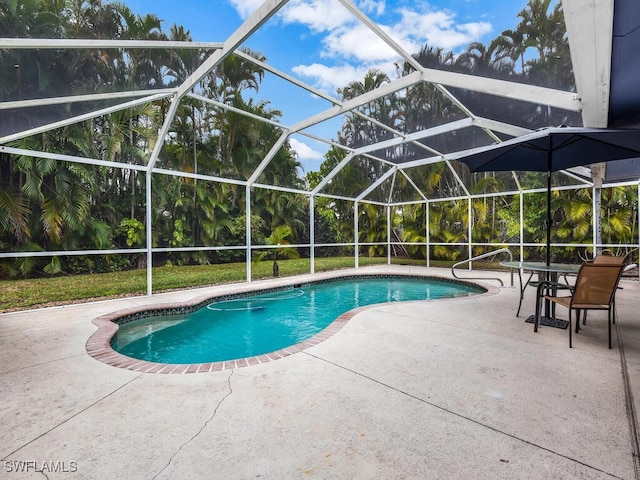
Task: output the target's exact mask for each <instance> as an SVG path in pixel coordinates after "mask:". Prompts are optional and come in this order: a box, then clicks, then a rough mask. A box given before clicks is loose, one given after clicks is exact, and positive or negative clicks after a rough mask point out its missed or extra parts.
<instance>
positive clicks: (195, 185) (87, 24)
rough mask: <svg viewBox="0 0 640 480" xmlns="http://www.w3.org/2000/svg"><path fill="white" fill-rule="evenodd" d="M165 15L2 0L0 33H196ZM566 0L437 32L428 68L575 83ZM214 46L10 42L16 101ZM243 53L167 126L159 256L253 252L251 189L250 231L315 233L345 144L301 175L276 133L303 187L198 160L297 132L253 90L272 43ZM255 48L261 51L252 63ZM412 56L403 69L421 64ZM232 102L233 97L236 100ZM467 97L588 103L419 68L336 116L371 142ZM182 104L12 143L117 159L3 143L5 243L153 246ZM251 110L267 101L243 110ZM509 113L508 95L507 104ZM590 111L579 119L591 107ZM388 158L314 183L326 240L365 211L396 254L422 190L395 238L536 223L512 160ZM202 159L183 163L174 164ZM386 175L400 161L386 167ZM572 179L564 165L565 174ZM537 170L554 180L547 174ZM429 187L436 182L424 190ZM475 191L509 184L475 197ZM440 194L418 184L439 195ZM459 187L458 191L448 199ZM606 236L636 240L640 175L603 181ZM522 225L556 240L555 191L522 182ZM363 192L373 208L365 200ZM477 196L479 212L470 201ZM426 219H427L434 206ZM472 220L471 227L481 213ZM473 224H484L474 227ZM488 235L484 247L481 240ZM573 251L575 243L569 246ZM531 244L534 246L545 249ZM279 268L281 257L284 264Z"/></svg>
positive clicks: (464, 137)
mask: <svg viewBox="0 0 640 480" xmlns="http://www.w3.org/2000/svg"><path fill="white" fill-rule="evenodd" d="M162 25H163V23H162V20H161V19H159V18H158V17H156V16H155V15H153V14H148V15H137V14H134V13H133V12H132V11H131V10H130V9H129V7H127V5H126V4H124V3H122V2H115V1H114V2H110V1H107V0H104V1H103V0H58V1H55V2H52V1H48V0H20V1H17V0H0V32H3V33H2V36H6V37H22V38H29V37H31V38H70V39H74V38H76V39H100V38H108V39H123V40H129V39H139V40H161V41H162V40H173V41H186V42H189V41H191V40H192V39H191V35H190V33H189V31H187V30H185V28H184V27H182V26H180V25H176V24H173V25H170V26H169V28H168V30H163V28H162ZM562 25H564V21H563V18H562V7H561V3H560V2H555V3H554V4H553V5H552V2H551V0H530V1H529V3H528V4H527V5H526V7H525V8H524V9H523V10H522V11H521V12H520V14H519V23H518V24H517V26H516V27H515V28H514V29H513V30H507V31H505V32H503V33H502V34H501V35H499V36H498V37H497V38H496V39H494V40H493V41H492V42H490V43H489V45H483V44H481V43H477V42H474V43H472V44H470V45H469V46H468V48H467V49H466V51H464V52H462V53H461V54H457V55H455V54H454V53H453V52H448V51H444V50H442V49H439V48H434V47H432V46H429V45H425V46H424V47H423V48H422V49H421V50H420V51H419V52H418V53H417V54H416V55H415V60H416V61H417V62H419V63H420V64H421V65H422V66H424V67H427V68H437V69H441V70H449V71H454V72H458V73H472V74H475V75H481V76H487V77H494V78H500V79H508V80H512V81H516V82H526V83H534V84H537V85H543V86H549V87H556V88H562V89H565V90H571V89H573V88H574V87H573V75H572V72H571V62H570V57H569V49H568V43H567V39H566V34H565V32H564V29H563V28H559V27H561V26H562ZM210 53H211V52H208V51H205V50H200V49H182V50H169V49H166V50H165V49H144V48H138V49H135V48H128V49H112V48H109V49H102V48H99V47H94V48H87V49H64V50H63V49H60V50H56V49H41V50H22V49H8V50H0V101H3V102H8V101H14V100H21V99H25V98H59V97H64V96H66V95H74V96H80V95H88V94H99V93H108V92H113V91H131V90H141V91H148V90H157V89H162V88H168V87H174V86H176V85H179V84H180V82H182V81H183V80H184V79H186V78H187V77H188V76H189V75H190V74H191V73H192V72H194V71H195V69H196V68H197V67H198V66H199V65H200V64H201V63H202V61H203V59H204V58H206V57H207V56H208V55H210ZM243 53H244V55H242V56H240V55H231V56H228V57H227V58H226V59H225V60H224V61H223V62H222V63H221V64H220V65H219V66H218V67H217V68H216V69H215V70H214V71H212V72H211V73H210V74H209V75H207V76H206V77H204V78H203V79H202V81H201V82H200V83H199V84H198V85H195V86H194V91H195V93H197V97H185V98H183V99H182V100H181V102H180V104H179V107H178V109H177V113H176V116H175V119H174V121H173V122H172V123H171V126H170V130H169V132H168V135H167V136H166V141H165V143H164V145H163V147H162V152H161V155H160V157H159V158H160V159H159V161H158V164H157V166H158V167H160V168H161V169H163V171H164V172H165V173H163V174H159V173H156V174H153V176H152V187H151V195H152V207H151V208H152V211H151V213H152V215H151V218H152V223H153V246H154V247H161V248H162V249H164V250H163V251H164V252H165V253H159V254H156V255H154V259H155V260H156V261H157V262H158V263H159V264H174V265H185V264H204V263H221V262H231V261H242V260H243V259H244V258H245V252H244V250H243V248H242V247H243V246H244V245H246V243H247V238H246V236H247V232H246V226H247V221H246V215H247V212H246V207H247V198H246V196H247V193H249V194H250V209H251V218H250V221H249V224H250V226H251V237H252V238H251V243H252V244H254V245H274V246H278V245H285V244H305V243H308V242H309V238H310V225H309V223H310V221H309V217H310V215H309V200H308V198H307V196H305V195H300V194H296V193H291V192H292V191H294V190H295V189H299V190H302V189H304V188H305V187H314V186H316V185H318V184H319V182H320V181H321V180H322V178H324V177H325V176H326V175H327V174H329V172H331V171H332V170H333V168H334V167H335V166H337V165H338V164H339V163H340V162H342V161H343V159H344V158H345V155H346V154H345V151H344V150H341V149H339V148H336V147H332V148H331V149H330V150H329V151H328V152H327V154H326V156H325V161H324V162H323V164H322V165H321V167H320V171H319V172H310V173H309V174H308V175H307V176H306V177H304V178H303V177H302V176H301V175H302V169H301V165H300V163H299V162H298V159H297V158H296V155H295V153H294V151H293V150H292V149H291V146H290V145H289V144H288V143H286V142H285V143H284V145H283V146H282V147H281V148H280V149H278V151H277V153H275V155H274V156H273V158H272V160H271V161H270V163H269V165H268V166H267V167H266V168H265V169H264V171H263V172H262V173H261V175H260V177H259V178H258V183H260V184H263V185H271V186H282V187H288V188H287V189H286V190H275V189H271V188H257V187H252V188H251V189H250V190H249V191H247V190H246V189H245V187H244V186H242V185H238V184H236V183H225V182H213V181H205V180H202V179H199V178H197V177H196V175H195V174H204V175H209V176H217V177H222V178H229V179H236V180H241V181H243V180H247V179H249V178H250V176H251V175H252V174H253V172H254V171H255V169H256V167H258V166H259V165H260V164H261V163H262V161H263V159H264V158H265V156H266V155H267V153H268V152H270V150H271V149H272V147H273V146H274V145H276V143H277V142H278V139H279V138H280V136H281V134H282V132H281V131H280V129H279V128H278V127H277V126H276V125H274V123H273V122H262V121H258V120H256V117H261V118H263V119H266V120H278V119H279V118H280V116H281V112H279V111H278V110H276V109H274V108H272V107H271V105H270V104H269V102H268V101H265V100H260V101H258V100H255V99H254V98H253V97H252V95H253V94H255V93H256V92H258V91H259V89H260V86H261V83H262V81H263V78H264V75H265V71H264V70H263V69H262V68H261V67H260V66H259V65H260V64H261V63H260V62H262V61H265V60H266V59H265V58H264V56H263V55H262V54H261V53H260V52H257V51H252V50H248V49H245V50H244V52H243ZM246 56H250V57H253V58H255V59H256V60H259V62H257V63H254V62H250V61H248V60H247V59H246ZM412 70H413V67H412V66H411V65H410V64H409V63H407V62H405V63H404V64H400V65H398V66H397V72H396V75H397V76H403V75H407V74H410V73H411V72H412ZM391 80H392V79H391V78H390V77H389V76H388V75H387V74H385V73H383V72H381V71H377V70H373V71H370V72H368V73H367V74H366V75H365V77H364V78H363V79H362V81H357V82H352V83H350V84H348V85H346V86H344V87H343V88H341V89H339V90H338V95H339V96H340V97H341V98H342V99H344V100H349V99H352V98H355V97H356V96H358V95H361V94H363V93H366V92H369V91H372V90H374V89H376V88H378V87H380V86H383V85H385V84H386V83H388V82H390V81H391ZM221 104H224V105H226V106H228V107H230V108H221V107H220V105H221ZM461 104H464V105H466V106H467V107H468V108H469V109H470V110H471V111H472V112H474V113H475V114H477V115H482V116H487V117H490V118H495V119H497V120H501V121H505V122H512V123H516V124H519V125H521V126H524V127H528V128H538V127H540V126H546V125H558V124H562V123H576V118H572V117H569V116H567V114H566V112H562V111H556V110H554V109H540V108H538V107H537V106H535V105H533V104H528V103H524V102H522V103H517V102H515V103H514V102H512V101H507V100H503V99H496V98H490V99H489V98H488V97H487V96H486V95H481V94H478V93H475V92H472V91H469V90H464V89H460V88H458V89H450V90H448V91H445V90H443V89H442V88H439V87H437V86H433V85H430V84H425V83H421V84H418V85H416V86H413V87H411V88H408V89H405V90H404V91H400V92H396V93H393V94H389V95H387V96H385V97H383V98H379V99H376V100H373V101H371V102H369V103H367V104H365V105H363V106H362V107H361V108H360V109H358V111H357V112H354V113H353V114H350V115H349V116H348V117H347V118H346V120H345V122H344V124H343V125H342V128H341V130H340V131H339V132H337V134H336V135H337V137H338V140H339V141H340V142H341V143H344V144H345V145H347V146H348V147H354V148H357V147H360V146H363V145H366V144H370V143H373V142H380V141H384V140H388V139H391V138H393V137H394V132H405V133H410V132H416V131H420V130H424V129H428V128H431V127H434V126H437V125H441V124H443V123H447V122H451V121H455V120H458V119H460V118H464V117H465V116H466V115H467V112H465V111H463V110H462V109H461ZM109 106H110V103H109V102H108V100H95V101H92V102H90V104H89V105H86V104H84V103H83V102H75V103H62V104H56V105H45V106H39V107H37V108H35V107H34V108H23V109H5V110H4V111H3V117H2V123H1V124H0V134H2V135H9V134H11V133H13V132H17V131H22V130H24V129H25V128H35V127H38V126H39V125H42V124H46V123H51V122H54V121H57V120H60V119H62V118H66V117H69V116H78V115H82V114H84V113H85V112H86V111H87V110H95V109H99V108H106V107H109ZM169 108H170V105H169V103H168V102H167V101H166V100H157V101H154V102H151V103H143V104H136V105H134V106H131V107H130V108H127V109H124V110H118V111H115V112H114V111H111V110H109V112H110V113H105V114H104V115H101V116H98V117H95V118H92V119H90V120H86V121H83V122H80V123H75V124H72V125H66V126H63V127H61V128H59V129H56V130H53V131H47V132H45V133H39V134H36V135H32V136H29V137H27V138H23V139H20V140H15V141H14V142H12V143H11V144H10V146H11V147H16V148H20V149H24V150H39V151H47V152H53V153H59V154H64V155H71V156H81V157H85V158H92V159H98V160H103V161H106V162H115V163H116V164H122V165H124V166H125V167H128V168H114V167H111V166H109V167H107V166H97V165H95V166H94V165H88V164H79V163H72V162H64V161H56V160H52V159H43V158H33V157H29V156H26V155H23V156H16V155H8V154H4V153H2V154H0V187H1V188H0V250H1V251H4V252H11V251H19V252H23V251H68V250H93V249H125V248H141V247H144V244H145V238H146V233H145V232H146V229H147V225H146V221H147V220H146V215H145V211H146V210H145V195H146V189H147V188H148V187H149V186H148V185H147V179H146V177H145V174H144V172H141V171H140V169H139V168H136V167H140V166H143V165H146V163H147V162H148V160H149V156H150V152H151V151H152V149H153V148H154V146H155V145H156V143H157V141H158V138H157V135H158V132H159V131H160V128H161V126H162V124H163V122H164V120H165V118H166V115H167V112H168V111H169ZM240 110H242V111H245V112H249V113H250V114H252V115H251V116H247V115H241V114H239V113H237V112H238V111H240ZM496 112H499V113H498V114H497V113H496ZM577 120H578V121H579V119H577ZM480 137H482V138H485V141H486V136H485V135H484V134H481V133H480V132H476V131H473V130H471V129H465V130H464V131H457V132H454V134H450V135H446V136H445V135H442V136H438V137H435V138H431V139H430V144H431V145H432V147H433V148H434V149H436V150H437V151H441V152H447V151H451V150H452V149H454V148H456V149H458V148H460V146H473V145H475V144H476V143H477V141H478V139H479V138H480ZM432 154H433V151H432V150H426V149H425V148H424V147H423V146H420V145H419V144H418V143H417V142H414V143H408V144H405V145H403V146H402V147H401V148H394V149H385V150H381V151H378V152H372V155H374V156H376V157H378V158H382V159H384V160H388V161H389V162H406V161H411V160H415V159H419V158H423V157H425V156H428V155H432ZM389 169H390V167H389V163H385V162H380V161H376V160H373V159H371V158H369V157H356V158H354V159H352V160H351V161H350V162H349V163H348V164H347V165H346V167H345V168H344V169H343V170H342V171H341V172H340V174H338V175H336V176H335V177H334V178H333V179H332V181H331V183H330V185H327V187H326V188H325V189H324V190H323V193H328V194H331V193H335V194H336V195H340V196H342V197H343V198H344V197H348V196H357V195H360V194H361V193H362V192H363V191H365V190H366V189H367V188H368V187H369V186H370V185H372V184H373V183H374V182H377V181H378V180H380V184H379V186H378V188H376V189H375V190H374V191H372V192H370V194H369V195H368V196H367V198H366V199H365V200H369V201H371V202H370V203H368V202H366V201H363V202H359V203H358V204H357V205H356V204H354V202H351V201H347V200H344V199H342V198H333V197H322V196H320V197H317V198H316V199H315V215H314V219H315V221H314V223H315V224H314V225H313V228H314V234H315V242H316V243H319V244H325V245H326V244H332V243H338V244H347V243H353V242H354V223H355V222H354V215H356V214H357V224H358V234H359V238H358V241H359V242H360V243H361V244H362V246H361V250H360V253H361V254H363V255H369V256H381V255H385V254H386V248H385V247H383V246H380V245H378V244H379V243H381V242H382V243H384V242H386V241H387V229H386V219H387V212H386V208H384V207H382V206H381V205H382V204H384V203H386V202H387V201H389V200H391V201H393V202H399V201H401V200H404V201H406V200H415V203H412V204H407V205H405V206H404V207H402V208H398V209H395V210H394V211H393V212H392V215H391V217H392V224H393V227H394V231H393V239H394V240H398V241H401V242H403V243H404V247H403V248H402V250H401V252H400V253H399V254H401V255H406V256H412V257H415V258H424V257H425V256H426V255H427V252H426V249H425V247H424V242H425V241H426V239H427V232H428V235H429V241H430V242H431V243H433V244H434V247H433V248H432V249H431V251H430V255H431V257H432V258H439V259H455V258H458V257H460V256H464V255H465V254H466V249H465V247H463V246H461V245H459V244H462V243H464V242H468V241H469V240H471V241H472V242H474V243H497V244H500V243H504V242H510V241H517V240H518V239H519V237H520V217H519V215H520V213H519V197H518V196H517V195H516V196H509V197H507V196H504V195H497V194H496V193H497V192H501V191H504V190H505V188H506V189H508V187H509V184H508V182H509V178H510V177H509V176H505V175H497V174H496V175H490V174H482V175H477V174H470V173H469V171H468V170H467V169H466V167H462V166H461V165H458V164H456V163H455V162H452V163H451V165H446V164H444V163H441V162H440V163H434V164H430V165H427V166H423V167H418V168H413V169H409V170H407V171H406V176H405V175H394V176H392V177H389V178H388V179H387V181H382V180H384V178H386V177H384V176H385V175H388V173H389ZM179 171H180V172H188V173H192V174H194V175H193V176H192V177H189V178H184V177H181V176H178V175H172V174H171V172H179ZM383 177H384V178H383ZM519 180H520V182H521V183H522V184H523V185H526V186H527V187H529V188H535V187H537V186H541V185H542V184H539V183H540V179H539V178H538V177H537V176H536V175H534V174H523V175H521V176H520V179H519ZM561 181H566V180H561ZM538 184H539V185H538ZM416 187H417V188H419V189H420V190H421V194H418V193H417V192H416ZM467 193H472V194H479V193H483V194H496V195H493V196H490V197H484V198H482V199H475V198H474V199H473V201H472V202H471V205H470V206H469V204H468V202H467V200H460V199H458V198H462V197H464V196H465V195H466V194H467ZM422 195H424V197H426V198H428V199H430V201H429V202H428V203H425V202H422V201H420V200H421V199H422V198H423V197H422ZM590 197H591V191H590V190H589V189H584V190H577V191H570V192H569V193H567V192H563V191H562V192H555V194H554V199H553V201H554V211H553V213H554V217H555V225H556V226H557V228H556V229H555V233H554V235H555V240H558V241H562V242H568V243H576V244H579V243H585V242H589V241H591V235H592V228H591V224H590V219H591V215H592V212H591V209H592V201H591V198H590ZM448 198H452V199H453V200H446V201H445V200H443V199H448ZM602 204H603V210H604V212H603V219H604V221H603V237H604V240H605V241H606V242H612V243H625V242H630V241H631V239H633V238H637V229H638V225H637V224H636V220H637V217H638V215H637V210H636V209H637V205H638V199H637V190H634V189H625V188H615V189H611V190H607V191H606V192H605V193H604V194H603V202H602ZM524 206H525V208H524V212H525V219H524V239H523V240H524V241H525V242H534V243H535V242H540V243H541V242H542V239H543V237H544V231H543V227H542V222H541V216H542V215H543V213H544V198H543V197H542V196H541V195H538V194H533V195H527V196H525V198H524ZM356 208H357V210H356ZM469 211H470V212H471V216H469ZM427 219H428V225H427V226H428V228H426V227H427V226H425V222H426V221H427ZM470 219H471V228H470V225H469V220H470ZM469 235H471V238H469ZM202 246H203V247H221V246H239V248H237V249H220V250H215V251H211V250H207V249H201V250H198V251H189V250H185V249H184V248H183V247H202ZM349 248H350V247H345V248H338V249H331V248H326V247H322V248H319V249H317V251H316V255H317V256H331V255H340V254H345V253H347V254H348V253H353V251H352V250H351V251H350V250H349ZM478 248H481V247H478ZM562 253H565V252H564V251H563V252H559V254H562ZM535 254H536V252H535V251H533V252H532V253H531V255H535ZM296 255H303V256H305V255H308V250H305V249H296V248H294V247H288V248H284V247H283V248H272V249H268V250H265V251H264V252H257V254H256V258H257V259H261V258H269V259H273V261H274V265H277V259H278V258H283V256H287V257H291V258H292V257H295V256H296ZM145 259H146V257H145V256H144V255H141V254H126V255H115V254H112V255H102V256H96V255H92V256H89V255H86V256H82V255H81V256H65V257H60V258H58V257H53V258H52V257H23V258H19V259H17V260H15V261H8V260H4V261H2V259H0V276H4V277H17V276H30V275H35V274H42V273H47V274H56V273H63V272H64V273H77V272H102V271H114V270H122V269H127V268H136V267H137V268H140V267H144V262H145ZM274 272H275V269H274Z"/></svg>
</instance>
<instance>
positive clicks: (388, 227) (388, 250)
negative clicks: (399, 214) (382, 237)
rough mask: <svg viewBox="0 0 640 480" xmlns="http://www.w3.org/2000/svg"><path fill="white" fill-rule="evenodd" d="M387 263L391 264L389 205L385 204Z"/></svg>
mask: <svg viewBox="0 0 640 480" xmlns="http://www.w3.org/2000/svg"><path fill="white" fill-rule="evenodd" d="M387 265H391V205H387Z"/></svg>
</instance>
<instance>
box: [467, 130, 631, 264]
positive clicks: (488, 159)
mask: <svg viewBox="0 0 640 480" xmlns="http://www.w3.org/2000/svg"><path fill="white" fill-rule="evenodd" d="M636 157H640V130H631V129H629V130H624V129H608V128H585V127H556V128H543V129H540V130H537V131H535V132H533V133H529V134H527V135H522V136H520V137H516V138H513V139H511V140H507V141H505V142H502V143H499V144H496V145H492V146H489V147H487V148H486V149H483V150H480V151H477V152H475V153H470V154H468V155H463V156H461V157H459V158H456V160H458V161H460V162H462V163H464V164H466V165H467V166H468V167H469V169H470V170H471V171H472V172H500V171H510V170H511V171H531V172H548V175H547V221H546V230H547V249H546V260H547V265H548V264H549V263H550V262H551V248H550V247H551V172H555V171H558V170H565V169H567V168H571V167H577V166H581V165H590V164H592V163H600V162H610V161H614V160H624V159H631V158H636Z"/></svg>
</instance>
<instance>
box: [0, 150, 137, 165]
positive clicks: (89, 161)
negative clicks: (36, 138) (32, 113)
mask: <svg viewBox="0 0 640 480" xmlns="http://www.w3.org/2000/svg"><path fill="white" fill-rule="evenodd" d="M0 152H1V153H7V154H9V155H19V156H23V157H33V158H48V159H50V160H57V161H61V162H71V163H80V164H83V165H95V166H98V167H109V168H122V169H125V170H137V171H145V170H146V169H147V166H146V165H136V164H133V163H122V162H110V161H108V160H99V159H97V158H85V157H76V156H74V155H62V154H60V153H49V152H37V151H35V150H26V149H24V148H13V147H7V146H5V145H0Z"/></svg>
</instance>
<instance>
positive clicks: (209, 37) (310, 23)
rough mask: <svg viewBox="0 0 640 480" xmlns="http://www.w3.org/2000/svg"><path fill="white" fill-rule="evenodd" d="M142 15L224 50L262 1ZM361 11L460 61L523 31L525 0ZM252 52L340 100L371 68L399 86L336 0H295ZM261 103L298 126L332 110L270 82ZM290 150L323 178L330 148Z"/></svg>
mask: <svg viewBox="0 0 640 480" xmlns="http://www.w3.org/2000/svg"><path fill="white" fill-rule="evenodd" d="M125 3H127V4H128V5H129V7H130V8H131V9H132V10H133V11H134V12H136V13H138V14H145V13H155V14H156V15H157V16H158V17H160V18H161V19H162V20H164V21H165V24H164V25H163V30H165V31H167V32H168V30H169V27H170V26H171V24H173V23H177V24H179V25H183V26H184V27H185V28H186V29H187V30H190V32H191V36H192V37H193V39H194V40H195V41H210V42H222V41H224V40H225V39H226V38H227V37H228V36H229V35H230V34H231V33H232V32H233V31H234V30H235V29H237V28H238V27H239V26H240V25H241V24H242V22H243V21H244V19H246V18H247V17H248V16H249V15H250V14H251V13H252V12H253V11H254V10H255V9H256V8H258V6H259V5H260V4H261V3H262V0H182V1H180V2H176V1H175V0H128V1H125ZM354 3H355V4H356V5H357V6H358V8H359V9H360V10H362V11H363V12H365V13H366V14H367V15H368V16H369V17H370V18H371V19H372V20H374V21H375V22H376V23H377V24H378V25H380V26H381V27H382V28H383V29H384V30H385V31H386V32H387V33H388V34H389V35H391V37H392V38H394V40H395V41H396V42H398V43H399V44H400V45H401V46H403V47H404V48H405V49H406V50H407V51H409V52H410V53H415V52H416V51H418V50H419V49H420V48H421V47H422V46H424V45H425V44H428V45H429V46H433V47H441V48H443V49H445V50H451V51H453V52H454V53H459V52H461V51H463V50H464V49H465V48H466V46H467V45H468V44H469V43H470V42H474V41H480V42H483V43H488V42H489V41H491V40H492V39H493V38H495V37H496V36H498V35H499V34H500V33H501V32H502V31H504V30H506V29H512V28H515V27H516V25H517V24H518V20H519V19H518V18H517V14H518V12H520V11H521V10H522V9H523V8H524V7H525V6H526V3H527V2H526V0H490V1H487V0H433V1H428V2H427V1H409V0H354ZM246 46H248V47H250V48H252V49H253V50H257V51H259V52H260V53H262V54H263V55H265V56H266V58H267V62H268V63H269V64H270V65H273V66H274V67H276V68H278V69H279V70H281V71H283V72H285V73H287V74H289V75H292V76H294V77H296V78H298V79H300V80H302V81H303V82H305V83H307V84H309V85H311V86H313V87H315V88H318V89H320V90H323V91H325V92H327V93H329V94H331V95H333V96H337V95H336V89H337V88H339V87H342V86H345V85H346V84H348V83H349V82H350V81H353V80H361V79H362V78H363V77H364V74H365V73H366V72H367V71H368V70H369V69H371V68H376V69H379V70H382V71H384V72H386V73H388V74H389V76H390V77H391V78H394V72H395V70H394V62H397V60H398V57H397V55H395V53H394V52H392V51H391V50H390V48H389V47H387V46H386V45H385V44H384V43H382V42H381V41H380V40H378V39H377V38H375V37H374V36H372V34H370V33H369V31H368V29H366V28H364V26H363V25H362V24H361V23H360V22H359V21H358V20H357V19H356V18H355V17H354V16H353V15H352V14H351V13H350V12H348V11H347V10H346V9H345V8H344V7H343V6H342V5H341V4H340V3H339V2H338V1H337V0H290V1H289V2H288V4H287V5H286V6H285V7H284V8H283V9H281V10H280V12H278V14H277V15H276V16H275V17H274V18H272V19H270V20H269V22H268V23H267V24H265V25H264V26H263V27H262V28H261V29H260V30H258V31H257V32H256V33H254V35H253V36H252V37H251V39H250V40H249V41H248V42H247V44H246ZM254 97H256V99H257V100H265V101H269V102H270V107H272V108H275V109H278V110H280V111H281V112H282V117H281V119H280V121H281V123H283V124H284V125H292V124H294V123H295V122H298V121H300V120H302V119H304V118H306V117H308V116H310V115H313V114H315V113H318V112H321V111H323V110H325V109H327V108H329V107H330V106H331V105H330V104H329V103H328V102H326V101H325V100H323V99H320V98H318V97H315V96H312V95H311V94H309V93H308V92H305V91H300V89H298V88H292V87H291V86H290V85H289V84H288V83H287V82H283V81H282V80H280V79H278V78H276V77H274V76H271V75H267V76H266V77H265V80H264V82H263V84H262V85H261V88H260V91H259V92H258V93H257V94H255V95H254ZM341 121H342V120H341V119H335V120H333V121H331V122H327V123H326V124H322V125H320V126H317V127H314V128H312V129H310V130H309V131H310V132H311V133H313V134H316V135H319V136H322V137H325V138H329V139H330V138H335V137H336V132H337V130H338V129H339V128H340V122H341ZM290 141H291V143H292V146H293V147H294V149H295V150H296V151H297V153H298V158H299V160H300V161H301V163H302V164H303V165H304V168H305V170H306V171H309V170H317V169H318V167H319V166H320V163H321V161H322V155H323V153H324V152H325V151H326V149H327V147H326V145H324V144H322V143H318V142H315V141H313V140H309V139H308V138H306V137H302V136H294V137H292V138H291V140H290Z"/></svg>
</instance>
